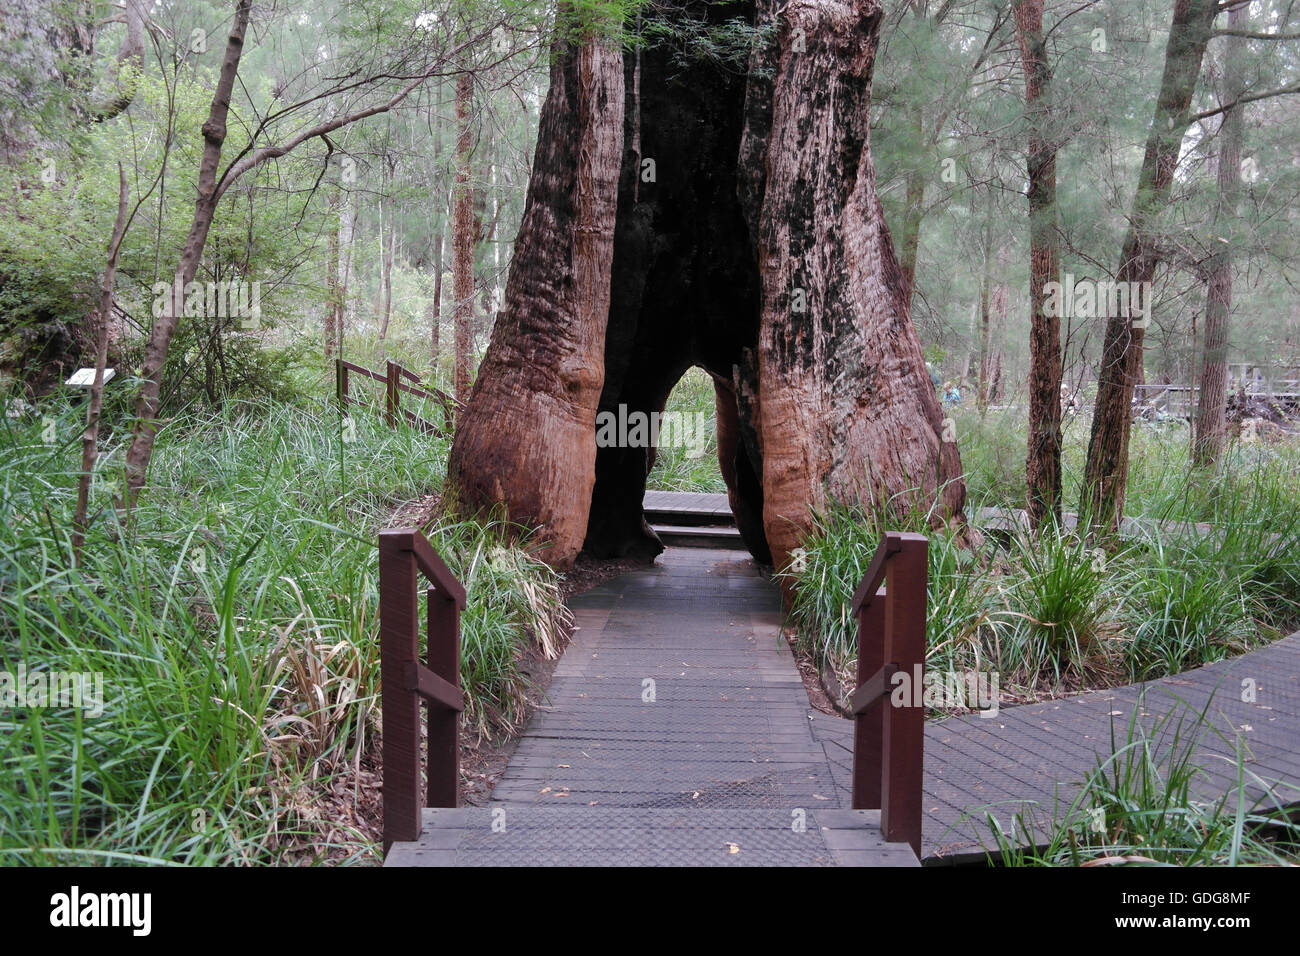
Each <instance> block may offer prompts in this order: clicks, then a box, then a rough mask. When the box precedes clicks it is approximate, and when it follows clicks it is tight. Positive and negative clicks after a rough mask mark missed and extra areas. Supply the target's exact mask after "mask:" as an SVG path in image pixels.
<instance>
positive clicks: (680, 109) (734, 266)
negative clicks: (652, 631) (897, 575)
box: [583, 5, 771, 562]
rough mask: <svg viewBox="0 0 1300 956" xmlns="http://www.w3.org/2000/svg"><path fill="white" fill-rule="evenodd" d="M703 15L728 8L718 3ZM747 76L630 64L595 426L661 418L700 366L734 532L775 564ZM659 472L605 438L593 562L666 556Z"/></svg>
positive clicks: (692, 64)
mask: <svg viewBox="0 0 1300 956" xmlns="http://www.w3.org/2000/svg"><path fill="white" fill-rule="evenodd" d="M724 6H725V5H724ZM704 15H705V16H706V18H713V17H716V18H719V19H721V17H723V16H724V12H723V11H721V10H719V9H718V8H717V7H716V6H715V8H714V9H710V10H708V12H707V13H705V14H704ZM726 15H729V16H734V15H735V12H734V11H730V12H728V13H726ZM751 15H752V14H751ZM746 82H747V78H746V75H745V73H744V72H743V71H728V70H724V69H719V68H718V66H717V64H716V63H710V62H707V61H703V60H700V59H688V60H685V61H684V60H682V59H681V58H680V57H679V56H677V55H676V54H675V53H674V51H673V50H672V49H670V48H668V47H663V46H659V47H655V46H651V47H648V48H647V49H645V50H643V51H642V52H641V53H640V55H632V56H627V57H626V58H625V60H624V114H623V115H624V123H623V143H624V151H623V163H622V166H621V171H620V177H619V186H618V211H617V218H616V220H615V227H614V248H613V260H612V264H611V275H610V304H609V321H608V325H607V326H606V332H605V380H604V388H603V390H602V392H601V396H600V404H599V408H598V412H597V422H598V423H599V422H600V421H601V420H602V419H604V420H605V421H606V422H608V421H609V416H611V415H612V416H619V415H631V414H634V413H636V414H638V415H646V416H649V415H650V414H653V413H662V412H663V411H664V409H665V405H666V403H667V400H668V396H669V394H670V393H671V392H672V390H673V387H674V386H676V385H677V383H678V382H679V381H680V380H681V379H682V377H683V375H684V374H685V373H686V372H687V370H688V369H690V368H692V367H698V368H700V369H702V370H703V371H704V372H705V373H706V374H707V375H709V376H710V377H711V378H712V379H713V383H714V391H715V398H714V401H715V404H716V412H715V416H716V420H717V443H718V456H719V458H718V464H719V470H720V472H721V474H722V477H723V479H724V482H725V484H726V487H727V493H728V498H729V500H730V502H731V507H732V512H733V514H735V516H736V524H737V526H738V527H739V528H740V530H741V534H742V536H743V539H744V541H745V543H746V546H747V547H748V548H749V549H750V551H751V552H752V553H753V554H754V556H755V558H757V559H759V560H762V561H765V562H767V561H770V560H771V555H770V552H769V551H768V548H767V543H766V540H765V538H764V535H763V527H762V522H763V501H762V487H761V480H760V476H761V475H762V462H761V459H760V458H759V455H758V444H757V435H756V432H755V429H754V427H753V423H752V420H751V417H750V410H751V409H752V406H753V397H754V396H755V395H756V394H757V366H756V362H755V357H754V356H755V354H756V351H757V348H758V329H759V313H760V303H759V274H758V257H757V254H756V252H755V249H754V245H753V240H752V238H751V231H750V228H749V226H748V224H747V221H746V218H745V214H744V209H743V208H742V204H741V198H740V190H739V189H738V188H737V181H738V165H739V163H740V158H741V140H742V135H743V133H744V127H745V119H746V116H745V92H746ZM602 446H603V447H602ZM653 464H654V456H653V454H652V452H651V450H650V449H647V448H645V447H627V446H626V445H623V446H615V447H610V446H608V445H607V444H606V443H604V442H602V441H601V436H600V434H599V433H598V434H597V448H596V480H595V485H594V487H593V490H592V497H591V509H590V512H589V515H588V520H587V534H586V540H585V542H584V548H583V549H584V550H585V551H586V552H587V553H588V554H590V555H592V556H593V557H598V558H616V557H617V558H622V557H641V558H645V559H647V560H650V559H653V558H654V556H655V555H657V554H659V553H660V552H661V551H662V550H663V545H662V543H660V541H659V539H658V538H657V537H656V536H655V534H654V532H653V531H652V530H651V529H650V527H649V525H648V524H647V523H646V521H645V518H644V515H643V513H642V500H643V498H644V495H645V489H646V478H647V476H648V474H649V472H650V469H651V468H652V467H653Z"/></svg>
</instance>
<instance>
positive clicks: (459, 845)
mask: <svg viewBox="0 0 1300 956" xmlns="http://www.w3.org/2000/svg"><path fill="white" fill-rule="evenodd" d="M717 498H722V507H724V508H725V497H724V496H713V500H705V501H701V502H694V503H690V504H693V505H694V506H695V507H697V508H699V509H701V510H707V509H710V508H713V509H716V508H717V507H718V502H717ZM654 503H655V504H656V506H659V507H661V508H663V509H665V510H671V509H672V508H673V507H675V506H676V505H677V504H678V502H676V501H673V500H672V498H665V499H664V500H662V501H656V502H654ZM651 504H652V501H651V499H650V496H649V495H648V496H647V509H648V510H649V509H650V507H651ZM678 510H679V511H680V510H681V509H680V508H679V509H678ZM571 606H572V608H573V610H574V614H575V617H576V618H577V623H578V626H579V627H580V630H579V631H578V633H577V635H576V637H575V640H574V642H573V643H572V644H571V645H570V647H569V649H568V651H567V652H566V653H565V656H564V659H563V660H562V661H561V662H560V664H559V666H558V668H557V670H556V672H555V677H554V680H553V682H552V685H551V688H550V694H549V703H548V705H547V706H546V707H544V708H543V709H542V710H541V712H540V713H539V714H538V715H537V716H536V717H535V718H534V719H533V720H532V721H531V722H530V723H529V725H528V727H527V728H526V730H525V732H524V735H523V738H522V739H521V741H520V743H519V747H518V749H517V751H516V753H515V755H514V757H513V759H512V760H511V762H510V765H509V767H508V769H507V770H506V772H505V774H504V776H503V778H502V779H501V781H500V783H498V785H497V787H496V790H495V791H494V794H493V802H492V803H491V804H490V805H489V806H487V807H479V808H461V809H456V810H426V811H425V825H424V832H423V834H422V836H421V839H420V841H419V842H418V843H413V844H395V845H394V847H393V849H392V851H391V852H390V854H389V856H388V860H387V863H388V865H407V866H412V865H413V866H440V865H453V864H454V865H521V866H535V865H576V864H604V865H617V864H627V865H654V864H659V865H692V864H693V865H722V866H726V865H915V864H916V858H915V857H914V856H913V854H912V852H911V850H910V848H908V847H907V846H906V845H903V844H886V843H884V842H883V841H882V840H881V839H880V834H879V829H878V819H879V817H878V814H877V813H876V812H874V811H853V810H849V809H847V808H848V807H849V805H850V791H851V787H850V779H851V766H852V739H853V738H852V722H851V721H848V720H845V719H841V718H838V717H832V716H828V715H825V714H822V713H819V712H817V711H815V710H813V709H812V708H811V707H810V705H809V703H808V698H807V694H806V693H805V691H804V689H803V686H802V682H801V680H800V677H799V675H798V672H797V670H796V669H795V666H794V662H793V660H792V658H791V656H790V653H789V650H788V649H787V648H786V645H785V642H784V641H783V640H782V639H781V637H780V624H781V612H780V600H779V596H778V593H777V589H776V588H775V586H774V585H772V584H771V583H770V582H769V581H768V580H767V579H766V578H765V577H764V576H763V575H762V574H761V573H760V570H759V569H758V568H757V567H756V566H755V565H754V563H753V561H752V560H750V559H749V557H748V556H747V555H745V554H744V553H743V552H738V551H735V550H725V551H718V550H706V549H700V548H670V549H669V550H668V551H666V552H665V553H664V554H663V555H662V556H661V557H660V558H659V559H658V563H657V564H656V565H655V566H654V567H652V568H647V569H646V570H644V571H635V572H630V573H627V574H624V575H621V576H620V577H618V578H616V579H614V580H612V581H609V582H607V583H605V584H604V585H602V586H600V587H598V588H595V589H593V590H591V591H588V592H586V593H584V594H582V595H580V596H579V597H577V598H575V599H574V600H573V602H572V604H571ZM1245 682H1249V683H1248V684H1247V683H1245ZM1244 687H1249V688H1251V689H1253V692H1254V699H1253V700H1248V701H1243V700H1242V699H1241V698H1242V697H1243V696H1245V697H1249V696H1250V695H1249V694H1246V693H1243V688H1244ZM1171 711H1173V712H1175V716H1174V718H1173V721H1172V722H1173V723H1177V722H1178V718H1179V715H1181V716H1182V717H1183V718H1184V722H1183V732H1184V734H1186V733H1187V732H1188V731H1190V730H1194V731H1195V747H1196V757H1195V760H1194V763H1196V764H1198V765H1199V766H1201V767H1203V768H1204V770H1203V773H1202V774H1201V775H1200V777H1199V778H1198V780H1197V782H1196V790H1197V792H1198V793H1199V795H1200V796H1202V797H1203V798H1205V799H1216V798H1218V797H1220V796H1221V795H1223V794H1225V793H1227V792H1229V791H1230V789H1231V788H1232V787H1234V786H1235V756H1234V755H1235V753H1236V748H1237V746H1238V742H1239V741H1240V743H1241V745H1242V746H1243V747H1244V752H1245V755H1246V761H1247V763H1246V766H1247V768H1248V771H1249V772H1250V773H1251V774H1252V775H1253V777H1255V778H1258V780H1255V779H1252V780H1251V781H1250V783H1249V786H1248V787H1247V792H1248V793H1249V794H1250V795H1251V797H1252V799H1254V798H1263V797H1265V796H1266V795H1267V796H1268V799H1270V800H1272V801H1275V802H1277V803H1279V804H1282V805H1293V804H1300V634H1297V635H1292V636H1291V637H1288V638H1284V639H1282V640H1280V641H1277V642H1275V643H1273V644H1271V645H1269V646H1268V647H1265V648H1263V649H1261V650H1258V651H1255V652H1252V653H1250V654H1246V655H1243V656H1241V657H1238V658H1236V659H1234V660H1232V661H1228V662H1220V663H1217V664H1214V665H1209V666H1206V667H1202V668H1199V669H1197V670H1194V671H1189V672H1187V673H1184V674H1180V675H1178V676H1176V677H1173V678H1167V679H1165V680H1161V681H1155V682H1152V683H1150V684H1146V685H1133V686H1130V687H1124V688H1119V689H1116V690H1113V691H1102V692H1096V693H1091V694H1084V695H1080V696H1077V697H1072V698H1066V699H1062V700H1056V701H1048V702H1044V703H1040V704H1031V705H1023V706H1018V707H1004V708H1002V709H1001V710H1000V711H999V713H998V714H997V715H996V716H995V717H991V718H987V717H980V716H978V715H972V716H968V717H957V718H950V719H948V720H944V721H934V722H930V723H928V724H927V727H926V737H925V785H924V799H925V806H924V807H923V810H924V819H925V825H924V834H923V841H922V858H923V859H926V860H927V862H936V863H937V862H945V861H948V862H958V861H963V860H967V859H972V858H975V859H982V858H983V857H984V851H985V849H986V848H989V849H991V848H992V846H993V841H992V837H991V832H990V829H989V826H988V824H987V822H986V816H987V815H989V814H992V815H993V816H994V817H996V818H997V819H998V821H999V822H1000V823H1001V825H1002V827H1003V828H1004V830H1009V829H1010V828H1011V824H1012V818H1013V817H1014V816H1016V815H1017V814H1022V815H1024V816H1025V817H1026V818H1027V819H1029V820H1030V821H1032V822H1034V823H1036V824H1038V825H1039V826H1041V827H1043V828H1046V827H1047V826H1049V825H1050V824H1051V822H1052V821H1053V820H1058V819H1060V818H1062V817H1064V815H1065V813H1066V811H1067V810H1068V809H1069V807H1070V804H1071V801H1072V800H1073V798H1074V796H1075V795H1076V794H1077V793H1078V788H1079V787H1080V785H1081V784H1082V782H1083V781H1084V780H1085V779H1086V777H1087V776H1088V774H1089V773H1091V772H1092V771H1093V770H1094V769H1095V768H1096V766H1097V763H1098V760H1099V759H1103V758H1105V757H1107V756H1109V755H1110V754H1111V752H1112V749H1111V748H1112V733H1113V734H1114V737H1115V738H1116V739H1118V740H1119V741H1120V742H1121V744H1122V743H1123V741H1124V740H1125V738H1126V735H1127V728H1128V725H1129V721H1130V719H1131V718H1132V717H1133V716H1134V714H1135V713H1136V714H1137V715H1138V720H1139V721H1140V722H1141V723H1142V724H1143V725H1144V726H1146V727H1148V728H1151V727H1154V726H1155V724H1156V722H1157V721H1158V720H1159V719H1160V718H1161V717H1162V716H1163V715H1165V714H1167V713H1170V712H1171ZM1201 711H1205V712H1206V719H1205V720H1204V721H1203V722H1201V721H1198V720H1197V717H1198V715H1199V714H1200V712H1201ZM1156 739H1157V740H1158V739H1159V738H1158V737H1157V738H1156ZM1166 742H1167V741H1166ZM1260 781H1262V785H1261V783H1260ZM1016 836H1017V838H1018V840H1019V842H1037V841H1036V839H1035V836H1036V834H1035V833H1032V832H1031V833H1029V834H1026V833H1025V832H1024V830H1023V829H1019V830H1018V831H1017V833H1016ZM1037 836H1041V831H1040V832H1039V833H1038V834H1037Z"/></svg>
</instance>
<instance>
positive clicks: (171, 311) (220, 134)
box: [121, 0, 253, 514]
mask: <svg viewBox="0 0 1300 956" xmlns="http://www.w3.org/2000/svg"><path fill="white" fill-rule="evenodd" d="M252 5H253V2H252V0H239V2H238V4H237V6H236V7H235V19H234V23H233V24H232V25H231V27H230V36H229V38H228V39H227V41H226V50H225V53H224V54H223V56H222V61H221V72H220V74H219V75H218V77H217V88H216V92H215V93H214V94H213V97H212V105H211V107H210V108H209V110H208V119H207V122H206V123H204V124H203V156H202V159H201V160H200V162H199V178H198V190H197V192H198V195H197V198H196V199H195V203H194V218H193V220H192V221H191V223H190V231H189V235H188V236H187V237H186V239H185V249H184V251H183V252H182V253H181V260H180V264H179V265H178V266H177V269H176V275H175V277H174V278H173V281H172V288H171V294H170V295H169V296H168V297H167V300H166V303H165V305H164V307H163V310H162V315H160V316H159V317H158V319H157V320H156V321H155V322H154V325H153V330H152V331H151V332H150V334H149V341H148V343H147V344H146V346H145V352H144V362H143V363H142V365H141V368H140V379H141V384H140V395H139V398H138V400H137V401H136V408H135V419H136V424H135V428H134V431H133V432H132V437H131V445H130V447H129V448H128V449H127V452H126V461H125V470H126V492H125V494H124V496H123V500H122V502H121V505H122V507H123V508H124V510H125V511H126V512H127V513H128V514H129V513H130V511H131V509H132V508H133V507H134V505H135V502H136V499H137V497H138V496H139V494H140V489H141V488H143V487H144V482H145V475H146V472H147V471H148V468H149V460H150V459H151V458H152V457H153V446H154V440H155V438H156V436H157V433H158V421H157V418H158V406H159V395H160V394H161V391H162V372H163V365H164V364H165V363H166V361H167V349H168V348H169V347H170V345H171V340H172V336H173V335H175V333H176V324H177V322H178V321H179V319H180V316H181V315H183V314H184V312H185V287H186V286H187V285H188V284H189V283H190V282H193V281H194V276H195V275H196V274H197V273H198V269H199V261H200V260H201V259H202V258H203V247H204V245H205V244H206V242H207V238H208V230H209V229H210V228H211V227H212V217H213V215H214V214H215V213H216V208H217V201H218V199H219V198H220V197H219V195H218V192H217V172H218V167H219V166H220V164H221V148H222V146H223V144H224V143H225V141H226V118H227V116H228V115H229V113H230V94H231V91H232V90H233V89H234V85H235V76H236V74H237V73H238V72H239V60H240V57H241V56H242V55H243V52H244V33H245V31H246V30H247V29H248V16H249V11H250V10H251V9H252Z"/></svg>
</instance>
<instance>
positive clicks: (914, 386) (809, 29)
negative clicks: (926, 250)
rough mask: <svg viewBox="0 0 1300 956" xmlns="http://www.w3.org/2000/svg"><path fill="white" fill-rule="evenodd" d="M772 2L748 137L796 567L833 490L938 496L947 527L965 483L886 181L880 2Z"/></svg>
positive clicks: (779, 484) (767, 382)
mask: <svg viewBox="0 0 1300 956" xmlns="http://www.w3.org/2000/svg"><path fill="white" fill-rule="evenodd" d="M773 7H775V2H772V3H771V4H770V5H769V3H768V2H767V0H764V2H761V3H760V4H759V9H760V11H761V13H760V15H774V16H775V17H776V20H777V24H778V38H779V39H778V48H779V49H778V50H777V51H771V52H772V54H774V56H775V60H774V62H775V64H776V67H777V70H776V80H775V85H774V89H773V92H772V97H771V101H770V103H771V105H770V112H769V113H768V116H765V117H763V119H762V120H761V121H760V122H758V123H754V122H752V120H753V119H754V115H753V114H752V113H751V117H750V119H751V124H750V126H749V128H748V129H747V130H746V135H747V136H750V137H754V138H755V139H762V140H763V141H764V150H765V153H766V156H767V162H766V164H765V170H764V171H765V173H766V176H765V181H764V182H763V183H762V184H761V195H762V200H761V205H760V206H759V212H758V216H757V219H756V220H754V219H751V220H750V224H751V227H752V228H753V230H754V233H755V238H756V245H757V248H758V268H759V275H760V277H761V281H762V293H761V294H762V301H761V311H760V330H759V370H758V378H759V396H758V406H759V422H760V427H759V429H758V432H759V436H760V444H761V448H762V455H763V525H764V529H765V531H766V533H767V543H768V546H769V547H770V548H771V551H772V556H773V559H774V562H775V563H776V565H777V566H778V567H783V566H784V565H785V564H786V563H787V560H788V556H789V555H790V553H791V552H793V551H794V549H795V548H796V547H797V546H798V545H799V542H800V540H801V538H802V536H803V535H804V534H806V532H807V531H808V529H809V527H810V525H811V521H810V518H811V514H812V512H814V511H816V510H819V509H821V508H824V507H825V506H826V505H827V504H829V503H830V501H831V500H832V499H837V500H847V501H860V502H864V503H873V504H876V505H884V504H886V503H894V504H895V505H897V506H899V507H903V508H911V507H918V506H919V507H923V508H924V507H928V506H929V505H930V503H932V502H934V501H935V499H936V498H939V499H941V505H940V507H939V508H938V509H937V514H936V518H937V519H938V521H937V523H939V524H942V523H943V521H944V520H945V519H946V518H947V517H949V516H950V515H955V514H959V513H960V512H961V509H962V505H963V503H964V497H965V488H964V486H963V484H962V482H961V465H960V461H959V459H958V455H957V446H956V444H955V442H951V441H949V442H943V441H941V436H942V434H943V432H944V431H945V429H944V427H943V415H942V412H941V411H940V408H939V403H938V400H937V398H936V397H935V393H934V388H933V385H932V384H931V382H930V378H929V375H928V373H927V372H926V369H925V359H924V358H923V356H922V354H921V344H920V341H919V340H918V339H917V336H916V332H915V330H914V329H913V327H912V324H911V320H910V317H909V312H908V307H907V294H908V290H907V288H906V283H905V281H904V279H903V275H902V273H901V271H900V269H899V265H898V260H897V259H896V258H895V257H894V248H893V243H892V242H891V241H890V237H889V231H888V229H887V227H886V225H885V219H884V214H883V212H882V210H881V207H880V201H879V199H878V198H877V196H876V191H875V173H874V170H873V167H872V162H871V150H870V145H869V127H868V102H869V99H870V95H871V71H872V65H873V61H874V58H875V51H876V45H877V42H878V40H879V32H880V23H881V20H882V18H883V13H882V8H881V4H880V3H878V2H874V0H871V2H867V0H859V2H841V3H834V2H832V3H822V2H814V0H789V2H787V3H785V4H784V5H783V6H781V7H780V9H779V10H776V11H775V13H774V14H773V13H771V12H770V11H772V9H773ZM750 172H751V173H756V172H757V170H750ZM753 194H754V195H757V194H758V189H757V188H755V189H754V190H753ZM800 293H802V297H800ZM801 306H802V308H801Z"/></svg>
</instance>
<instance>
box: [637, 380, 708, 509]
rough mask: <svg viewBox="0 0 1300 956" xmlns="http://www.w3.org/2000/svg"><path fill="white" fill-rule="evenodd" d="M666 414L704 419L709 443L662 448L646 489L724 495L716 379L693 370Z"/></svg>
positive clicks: (673, 396) (679, 386)
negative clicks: (715, 391) (719, 445)
mask: <svg viewBox="0 0 1300 956" xmlns="http://www.w3.org/2000/svg"><path fill="white" fill-rule="evenodd" d="M664 411H665V413H672V412H676V413H678V414H679V415H682V416H689V419H688V420H690V421H694V420H695V416H696V415H700V416H703V420H704V422H705V434H706V436H707V441H706V442H705V443H704V446H703V448H695V449H693V448H690V447H687V446H684V445H662V446H660V447H659V448H658V449H656V452H655V463H654V467H653V468H652V469H651V470H650V475H649V477H647V478H646V487H647V488H651V489H654V490H656V491H694V492H704V493H707V494H724V493H725V492H726V490H727V485H726V483H725V482H724V481H723V480H722V471H721V470H720V469H719V467H718V434H717V431H718V429H717V411H716V409H715V407H714V399H713V380H712V379H711V378H709V376H708V373H707V372H705V371H704V370H703V369H700V368H689V369H687V370H686V374H685V375H683V376H682V377H681V380H680V381H679V382H678V383H677V385H676V387H674V388H673V390H672V392H671V393H670V394H669V396H668V402H667V404H666V405H665V406H664Z"/></svg>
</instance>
